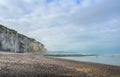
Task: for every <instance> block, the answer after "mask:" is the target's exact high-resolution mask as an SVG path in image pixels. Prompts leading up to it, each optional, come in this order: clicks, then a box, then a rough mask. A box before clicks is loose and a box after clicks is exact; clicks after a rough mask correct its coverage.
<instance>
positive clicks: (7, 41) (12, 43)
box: [0, 25, 46, 53]
mask: <svg viewBox="0 0 120 77" xmlns="http://www.w3.org/2000/svg"><path fill="white" fill-rule="evenodd" d="M0 51H5V52H16V53H26V52H33V53H34V52H40V53H41V52H45V51H46V49H45V48H44V45H43V44H42V43H40V42H38V41H36V40H35V39H32V38H29V37H27V36H25V35H22V34H20V33H17V31H15V30H12V29H8V28H7V27H5V26H3V25H0Z"/></svg>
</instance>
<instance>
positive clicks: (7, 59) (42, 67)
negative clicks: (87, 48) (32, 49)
mask: <svg viewBox="0 0 120 77" xmlns="http://www.w3.org/2000/svg"><path fill="white" fill-rule="evenodd" d="M0 76H1V77H5V76H7V77H8V76H10V77H120V66H114V65H106V64H100V63H91V62H82V61H73V60H66V59H58V58H48V57H44V56H35V55H32V54H24V55H23V54H4V53H3V54H0Z"/></svg>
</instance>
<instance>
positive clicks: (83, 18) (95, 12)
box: [0, 0, 120, 53]
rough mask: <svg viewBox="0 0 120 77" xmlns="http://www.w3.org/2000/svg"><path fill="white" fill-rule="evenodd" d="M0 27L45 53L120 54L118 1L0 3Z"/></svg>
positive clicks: (26, 0)
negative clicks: (31, 40) (38, 45)
mask: <svg viewBox="0 0 120 77" xmlns="http://www.w3.org/2000/svg"><path fill="white" fill-rule="evenodd" d="M0 24H2V25H5V26H7V27H8V28H11V29H15V30H17V31H18V32H19V33H22V34H24V35H26V36H29V37H31V38H35V39H36V40H37V41H40V42H41V43H43V44H44V45H45V47H46V48H47V50H48V51H80V52H92V53H99V52H103V53H106V52H107V53H111V52H114V53H120V0H0Z"/></svg>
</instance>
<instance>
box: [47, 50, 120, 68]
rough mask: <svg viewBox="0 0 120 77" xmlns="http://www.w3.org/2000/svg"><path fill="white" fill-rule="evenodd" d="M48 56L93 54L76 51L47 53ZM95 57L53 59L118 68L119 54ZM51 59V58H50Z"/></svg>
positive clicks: (104, 54) (97, 55)
mask: <svg viewBox="0 0 120 77" xmlns="http://www.w3.org/2000/svg"><path fill="white" fill-rule="evenodd" d="M48 54H82V55H91V54H94V53H89V54H88V53H80V52H78V51H48ZM95 55H96V56H72V57H70V56H65V57H62V56H61V57H54V56H53V58H60V59H68V60H75V61H83V62H92V63H101V64H107V65H115V66H120V54H119V53H102V54H95ZM50 57H52V56H50Z"/></svg>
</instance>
